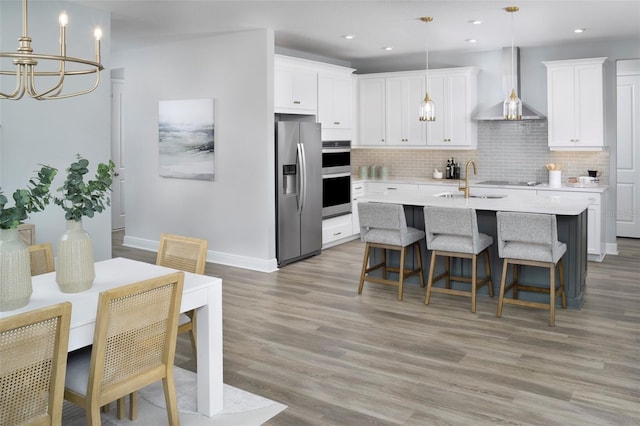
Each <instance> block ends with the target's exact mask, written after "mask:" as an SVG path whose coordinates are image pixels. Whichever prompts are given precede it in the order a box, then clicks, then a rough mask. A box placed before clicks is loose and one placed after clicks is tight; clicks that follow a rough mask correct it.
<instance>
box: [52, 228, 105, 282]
mask: <svg viewBox="0 0 640 426" xmlns="http://www.w3.org/2000/svg"><path fill="white" fill-rule="evenodd" d="M95 278H96V272H95V267H94V264H93V242H92V241H91V236H90V235H89V233H88V232H87V231H85V230H84V228H83V227H82V220H79V221H75V220H68V221H67V230H66V231H65V233H64V234H62V237H60V239H59V240H58V261H57V265H56V282H57V283H58V287H60V291H62V292H63V293H78V292H80V291H85V290H88V289H90V288H91V286H92V285H93V280H94V279H95Z"/></svg>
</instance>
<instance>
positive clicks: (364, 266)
mask: <svg viewBox="0 0 640 426" xmlns="http://www.w3.org/2000/svg"><path fill="white" fill-rule="evenodd" d="M368 264H369V243H367V244H365V246H364V259H363V260H362V272H360V285H359V286H358V294H362V287H363V286H364V276H365V275H366V273H367V265H368Z"/></svg>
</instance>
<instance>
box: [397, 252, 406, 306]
mask: <svg viewBox="0 0 640 426" xmlns="http://www.w3.org/2000/svg"><path fill="white" fill-rule="evenodd" d="M406 252H407V248H406V247H402V248H401V249H400V276H399V277H398V279H399V280H400V282H399V283H398V300H402V290H403V286H404V257H405V254H406Z"/></svg>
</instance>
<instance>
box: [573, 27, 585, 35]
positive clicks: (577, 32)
mask: <svg viewBox="0 0 640 426" xmlns="http://www.w3.org/2000/svg"><path fill="white" fill-rule="evenodd" d="M585 31H586V28H576V29H575V30H573V32H574V33H576V34H580V33H583V32H585Z"/></svg>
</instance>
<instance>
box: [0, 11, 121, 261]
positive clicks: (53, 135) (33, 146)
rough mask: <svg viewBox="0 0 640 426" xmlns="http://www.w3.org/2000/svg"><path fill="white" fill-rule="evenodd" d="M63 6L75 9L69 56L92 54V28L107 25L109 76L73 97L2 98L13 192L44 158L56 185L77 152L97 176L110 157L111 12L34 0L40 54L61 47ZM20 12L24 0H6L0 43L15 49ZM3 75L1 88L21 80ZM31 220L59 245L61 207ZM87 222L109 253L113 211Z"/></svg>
mask: <svg viewBox="0 0 640 426" xmlns="http://www.w3.org/2000/svg"><path fill="white" fill-rule="evenodd" d="M62 10H65V11H66V12H67V14H68V15H69V26H68V29H67V38H68V42H67V52H68V54H69V55H72V56H78V57H86V58H93V57H94V41H93V27H94V26H95V25H99V26H100V27H101V28H102V30H103V32H104V37H103V42H102V52H103V55H102V59H103V60H102V62H103V64H104V65H105V67H106V70H105V71H103V72H102V78H103V81H102V82H101V84H100V86H99V87H98V89H96V91H94V92H92V93H90V94H88V95H84V96H80V97H75V98H70V99H64V100H53V101H36V100H33V99H31V98H23V99H21V100H19V101H10V100H0V103H1V104H2V106H1V108H0V132H1V134H0V183H1V184H2V189H3V192H4V194H5V195H6V196H7V197H8V198H10V196H11V194H12V193H13V191H14V190H15V189H16V188H23V187H24V186H25V185H26V184H27V182H28V179H29V178H30V177H31V176H32V175H33V171H35V170H36V169H39V168H40V166H39V164H48V165H50V166H53V167H56V168H58V169H59V173H58V177H57V178H56V180H55V181H54V184H53V185H52V189H54V190H55V189H57V188H59V187H60V186H62V183H63V181H64V169H65V168H66V167H67V166H68V165H69V164H70V163H71V162H73V161H74V160H75V155H76V154H77V153H79V154H81V155H83V156H84V157H85V158H87V159H88V160H89V161H90V163H91V170H90V175H91V176H93V174H94V172H95V166H96V165H97V163H99V162H107V161H108V160H109V158H110V128H111V116H110V113H111V109H110V102H111V100H110V87H109V79H108V75H109V71H108V67H109V59H110V58H109V57H110V55H109V51H110V43H109V33H110V16H109V14H108V13H104V12H102V11H98V10H95V9H91V8H87V7H83V6H79V5H77V4H75V3H67V2H58V1H47V2H41V1H36V2H29V35H30V36H31V38H32V39H33V43H32V46H33V48H34V50H35V51H36V52H37V53H48V54H57V53H58V34H59V33H58V15H59V13H60V11H62ZM21 16H22V12H21V3H20V2H19V1H13V2H5V1H1V2H0V48H1V49H2V50H3V51H15V50H16V48H17V46H18V41H17V40H18V37H19V36H20V35H21V33H22V28H21V23H22V19H21ZM9 64H10V62H9ZM2 65H3V68H7V67H8V66H9V65H8V64H7V63H5V62H3V64H2ZM1 81H2V90H3V92H4V91H8V90H10V88H13V87H14V85H15V80H11V81H7V79H6V77H2V80H1ZM10 91H12V90H10ZM29 222H30V223H34V224H35V225H36V240H37V242H38V243H41V242H53V243H54V249H55V245H56V244H55V242H56V241H57V240H58V238H60V236H61V235H62V233H63V232H64V230H65V226H66V225H65V219H64V212H63V211H62V209H60V207H58V206H56V205H50V206H49V207H48V208H47V210H45V211H44V212H39V213H35V214H33V215H32V216H31V218H30V220H29ZM83 223H84V226H85V228H86V229H87V231H89V233H90V234H91V236H92V237H93V245H94V256H95V259H96V260H102V259H108V258H110V257H111V212H110V211H106V212H103V213H102V214H99V215H97V216H95V217H94V218H92V219H87V218H85V219H84V220H83Z"/></svg>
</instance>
